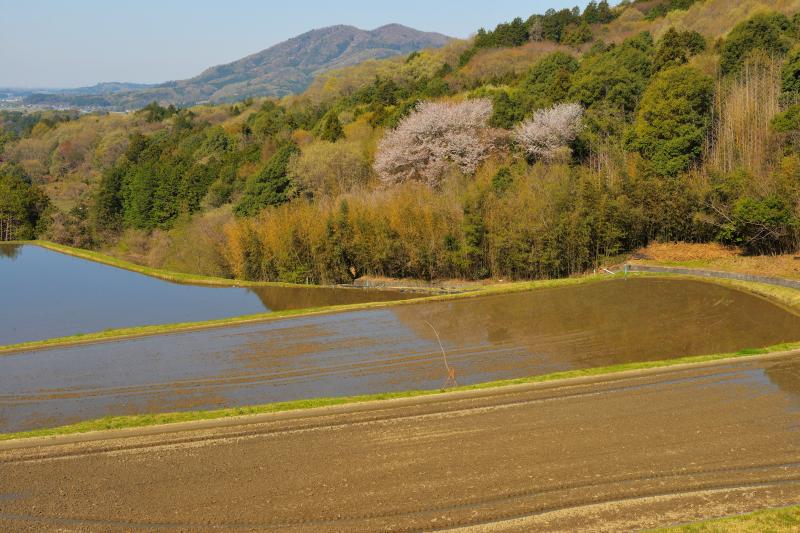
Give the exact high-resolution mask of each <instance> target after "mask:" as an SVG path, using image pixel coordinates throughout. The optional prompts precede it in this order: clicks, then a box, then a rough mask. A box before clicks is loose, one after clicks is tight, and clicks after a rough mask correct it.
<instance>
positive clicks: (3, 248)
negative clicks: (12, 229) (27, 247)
mask: <svg viewBox="0 0 800 533" xmlns="http://www.w3.org/2000/svg"><path fill="white" fill-rule="evenodd" d="M20 251H22V245H21V244H3V243H0V257H2V258H4V259H11V260H14V259H16V258H17V256H18V255H19V253H20Z"/></svg>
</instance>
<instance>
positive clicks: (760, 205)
mask: <svg viewBox="0 0 800 533" xmlns="http://www.w3.org/2000/svg"><path fill="white" fill-rule="evenodd" d="M799 228H800V219H798V217H797V214H796V213H795V212H794V211H793V210H792V208H791V206H790V205H789V203H788V202H787V201H786V199H785V198H782V197H780V196H778V195H769V196H767V197H765V198H753V197H748V196H743V197H741V198H739V199H738V200H736V201H735V203H734V204H733V208H732V210H731V215H730V217H729V218H728V219H727V220H726V222H725V223H724V224H722V226H721V228H720V231H719V235H718V238H719V239H720V240H721V241H722V242H724V243H728V244H733V245H736V246H741V247H742V248H743V249H744V250H745V252H746V253H749V254H754V255H756V254H780V253H785V252H786V251H789V250H794V249H795V247H796V246H797V236H798V229H799Z"/></svg>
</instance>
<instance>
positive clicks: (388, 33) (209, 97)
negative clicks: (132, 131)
mask: <svg viewBox="0 0 800 533" xmlns="http://www.w3.org/2000/svg"><path fill="white" fill-rule="evenodd" d="M448 41H449V37H446V36H444V35H441V34H439V33H426V32H421V31H417V30H414V29H412V28H408V27H405V26H402V25H400V24H389V25H387V26H382V27H380V28H378V29H375V30H372V31H365V30H360V29H358V28H355V27H353V26H330V27H327V28H322V29H317V30H312V31H309V32H307V33H304V34H302V35H299V36H297V37H294V38H292V39H289V40H288V41H284V42H282V43H280V44H277V45H275V46H273V47H271V48H267V49H266V50H262V51H261V52H258V53H255V54H252V55H250V56H247V57H245V58H242V59H240V60H238V61H234V62H232V63H228V64H225V65H218V66H215V67H211V68H209V69H207V70H205V71H204V72H202V73H201V74H200V75H198V76H195V77H194V78H190V79H188V80H180V81H171V82H167V83H163V84H160V85H155V86H152V87H149V88H140V89H137V90H130V91H125V90H121V91H120V90H109V91H105V92H102V91H97V90H96V87H97V86H96V87H95V88H91V89H92V90H90V89H89V88H87V89H86V90H79V91H75V90H73V91H70V92H69V93H67V92H61V93H59V94H46V95H45V94H36V95H32V96H31V97H29V100H28V101H29V102H30V103H40V104H41V103H53V104H70V103H71V102H77V101H80V97H81V96H83V97H86V96H89V95H91V96H94V97H95V98H94V101H95V103H96V105H99V106H106V107H121V108H128V109H130V108H136V107H141V106H143V105H146V104H147V103H149V102H151V101H153V100H157V101H159V102H161V103H173V104H194V103H198V102H204V101H211V102H231V101H236V100H241V99H243V98H246V97H248V96H284V95H287V94H292V93H297V92H302V91H303V90H305V89H306V88H307V87H308V86H309V85H310V84H311V81H312V80H313V79H314V76H316V75H317V74H319V73H321V72H324V71H326V70H330V69H334V68H340V67H345V66H349V65H354V64H357V63H360V62H362V61H365V60H367V59H381V58H386V57H391V56H395V55H399V54H407V53H409V52H413V51H415V50H420V49H422V48H436V47H440V46H443V45H444V44H445V43H447V42H448ZM100 86H102V84H101V85H100ZM98 96H99V97H100V98H97V97H98ZM83 100H84V101H85V100H86V99H85V98H83Z"/></svg>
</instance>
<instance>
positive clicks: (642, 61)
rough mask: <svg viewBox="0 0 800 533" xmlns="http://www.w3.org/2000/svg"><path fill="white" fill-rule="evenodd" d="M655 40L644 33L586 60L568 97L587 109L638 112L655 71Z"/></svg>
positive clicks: (581, 65) (627, 112)
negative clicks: (653, 69) (598, 108)
mask: <svg viewBox="0 0 800 533" xmlns="http://www.w3.org/2000/svg"><path fill="white" fill-rule="evenodd" d="M652 56H653V38H652V36H651V35H650V34H649V33H642V34H640V35H637V36H635V37H632V38H630V39H627V40H625V41H624V42H623V43H622V44H621V45H619V46H613V47H611V48H609V49H608V50H606V51H604V52H601V53H598V54H593V55H591V56H589V57H587V58H585V59H584V60H583V61H582V62H581V64H580V68H578V70H577V71H576V72H575V74H574V75H573V76H572V87H571V89H570V92H569V98H570V99H573V100H576V101H578V102H580V103H581V104H582V105H583V106H584V107H585V108H587V109H589V110H592V108H596V107H604V108H606V109H608V108H610V109H614V110H618V111H622V112H623V113H626V114H631V113H633V111H634V110H635V109H636V106H637V105H638V103H639V99H640V98H641V95H642V93H643V92H644V89H645V87H647V83H648V80H649V78H650V73H651V71H652V68H653V64H652V59H651V58H652Z"/></svg>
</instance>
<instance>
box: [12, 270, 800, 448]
mask: <svg viewBox="0 0 800 533" xmlns="http://www.w3.org/2000/svg"><path fill="white" fill-rule="evenodd" d="M428 323H430V324H433V325H434V326H435V327H436V328H437V330H438V332H439V334H440V335H441V339H442V343H443V345H444V348H445V350H446V351H447V355H448V359H449V362H450V364H451V365H452V366H453V367H455V369H456V372H457V379H458V382H459V384H461V385H466V384H472V383H480V382H486V381H492V380H498V379H506V378H515V377H523V376H533V375H541V374H547V373H551V372H557V371H564V370H573V369H581V368H590V367H599V366H606V365H612V364H618V363H629V362H637V361H649V360H659V359H665V358H670V357H680V356H687V355H699V354H709V353H717V352H731V351H737V350H742V349H746V348H756V347H763V346H768V345H774V344H777V343H781V342H789V341H795V340H799V339H800V317H798V316H797V315H795V314H793V313H790V312H788V311H786V310H784V309H783V308H781V307H779V306H777V305H774V304H773V303H771V302H769V301H767V300H765V299H762V298H759V297H756V296H753V295H750V294H747V293H744V292H740V291H736V290H732V289H729V288H727V287H724V286H721V285H715V284H711V283H704V282H696V281H686V280H678V279H658V278H630V279H626V280H622V279H616V280H612V281H605V282H601V283H592V284H586V285H575V286H567V287H561V288H550V289H539V290H535V291H529V292H521V293H512V294H504V295H494V296H481V297H473V298H466V299H460V300H450V301H442V302H419V303H411V304H408V305H398V306H392V307H388V308H383V309H373V310H366V311H354V312H342V313H335V314H329V315H318V316H312V317H302V318H293V319H285V320H279V321H272V322H263V323H253V324H247V325H241V326H232V327H225V328H217V329H208V330H201V331H192V332H185V333H176V334H170V335H160V336H154V337H143V338H139V339H131V340H124V341H119V342H108V343H98V344H92V345H85V346H74V347H67V348H55V349H48V350H40V351H32V352H22V353H17V354H10V355H6V356H0V432H8V431H20V430H26V429H32V428H38V427H46V426H54V425H61V424H66V423H71V422H75V421H79V420H85V419H91V418H98V417H102V416H108V415H123V414H139V413H152V412H167V411H181V410H196V409H215V408H223V407H233V406H243V405H254V404H264V403H270V402H276V401H287V400H295V399H303V398H317V397H328V396H345V395H356V394H367V393H380V392H388V391H403V390H413V389H436V388H439V387H440V386H441V385H442V383H443V381H444V378H445V377H446V372H445V369H444V364H443V361H442V355H441V351H440V348H439V345H438V343H437V340H436V336H435V334H434V332H433V331H432V329H431V328H430V326H429V325H428ZM763 380H764V383H765V386H766V385H770V386H777V387H783V386H785V384H783V383H781V382H782V381H783V380H784V378H783V377H780V379H777V378H776V379H773V377H772V376H769V375H765V376H764V377H763Z"/></svg>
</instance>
